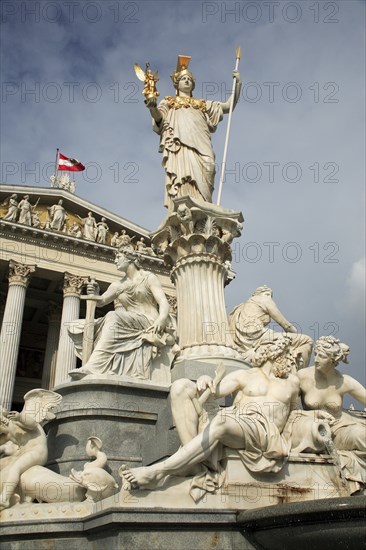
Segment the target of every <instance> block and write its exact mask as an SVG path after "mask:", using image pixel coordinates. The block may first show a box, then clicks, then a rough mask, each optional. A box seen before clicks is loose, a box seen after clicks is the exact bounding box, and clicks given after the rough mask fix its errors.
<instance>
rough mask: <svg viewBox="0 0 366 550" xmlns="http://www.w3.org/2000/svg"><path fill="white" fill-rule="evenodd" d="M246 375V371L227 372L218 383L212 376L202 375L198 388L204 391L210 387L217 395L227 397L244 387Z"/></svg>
mask: <svg viewBox="0 0 366 550" xmlns="http://www.w3.org/2000/svg"><path fill="white" fill-rule="evenodd" d="M245 383H246V375H245V373H244V371H234V372H231V373H230V374H227V375H226V376H225V377H224V378H223V379H222V380H221V381H220V382H219V383H218V384H217V385H215V383H214V381H213V380H212V378H211V377H210V376H207V375H202V376H200V377H199V378H198V380H197V390H198V391H199V392H200V393H202V392H203V391H205V389H206V388H210V389H211V392H212V393H213V394H214V395H215V397H226V396H227V395H231V394H232V393H234V392H236V391H237V390H239V389H244V386H245Z"/></svg>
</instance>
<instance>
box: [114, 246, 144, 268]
mask: <svg viewBox="0 0 366 550" xmlns="http://www.w3.org/2000/svg"><path fill="white" fill-rule="evenodd" d="M139 260H140V256H139V254H137V252H136V251H135V250H134V249H133V248H132V246H125V247H121V248H119V249H118V251H117V252H116V259H115V261H114V263H115V264H116V266H117V268H118V269H120V270H121V271H124V269H127V267H128V265H130V264H133V265H134V266H135V267H137V269H140V268H141V265H140V262H139Z"/></svg>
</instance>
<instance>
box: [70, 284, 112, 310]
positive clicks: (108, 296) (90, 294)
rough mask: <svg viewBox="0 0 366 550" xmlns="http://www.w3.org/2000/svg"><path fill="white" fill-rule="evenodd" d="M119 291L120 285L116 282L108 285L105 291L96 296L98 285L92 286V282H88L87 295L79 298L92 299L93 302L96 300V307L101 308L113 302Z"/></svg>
mask: <svg viewBox="0 0 366 550" xmlns="http://www.w3.org/2000/svg"><path fill="white" fill-rule="evenodd" d="M120 291H121V288H120V283H118V282H116V283H112V284H110V285H109V287H108V288H107V290H106V291H105V292H104V293H103V294H102V295H101V296H98V292H99V285H98V283H96V284H94V283H93V282H90V283H88V284H87V294H85V295H82V296H80V298H81V299H82V300H87V299H88V298H93V300H96V302H97V306H98V307H102V306H106V305H107V304H110V303H111V302H113V300H115V299H116V298H117V296H118V295H119V293H120Z"/></svg>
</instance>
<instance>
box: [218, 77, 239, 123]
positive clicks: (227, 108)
mask: <svg viewBox="0 0 366 550" xmlns="http://www.w3.org/2000/svg"><path fill="white" fill-rule="evenodd" d="M233 78H235V91H234V94H233V95H231V96H230V97H229V99H228V100H227V101H226V102H225V103H221V107H222V110H223V113H224V114H227V113H228V112H229V111H230V105H231V103H233V110H234V109H235V107H236V104H237V103H238V100H239V96H240V90H241V80H240V74H239V71H235V70H234V71H233Z"/></svg>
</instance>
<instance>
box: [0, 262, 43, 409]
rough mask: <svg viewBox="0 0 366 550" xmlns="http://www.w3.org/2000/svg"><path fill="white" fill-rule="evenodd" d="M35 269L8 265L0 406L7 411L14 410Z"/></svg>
mask: <svg viewBox="0 0 366 550" xmlns="http://www.w3.org/2000/svg"><path fill="white" fill-rule="evenodd" d="M35 269H36V266H34V265H24V264H20V263H18V262H14V261H13V260H10V262H9V291H8V295H7V298H6V304H5V311H4V317H3V323H2V329H1V335H0V349H1V352H0V366H1V385H0V387H1V390H0V405H1V406H2V407H4V408H5V409H8V410H9V409H10V408H11V403H12V396H13V390H14V382H15V373H16V368H17V360H18V353H19V343H20V335H21V330H22V321H23V311H24V303H25V294H26V290H27V286H28V284H29V278H30V275H31V273H33V271H35Z"/></svg>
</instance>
